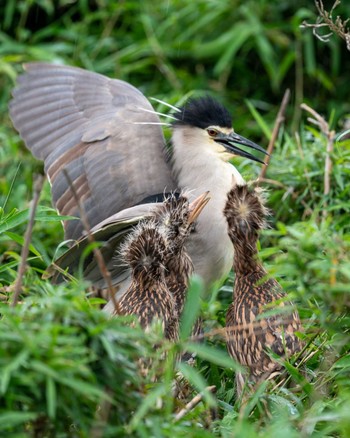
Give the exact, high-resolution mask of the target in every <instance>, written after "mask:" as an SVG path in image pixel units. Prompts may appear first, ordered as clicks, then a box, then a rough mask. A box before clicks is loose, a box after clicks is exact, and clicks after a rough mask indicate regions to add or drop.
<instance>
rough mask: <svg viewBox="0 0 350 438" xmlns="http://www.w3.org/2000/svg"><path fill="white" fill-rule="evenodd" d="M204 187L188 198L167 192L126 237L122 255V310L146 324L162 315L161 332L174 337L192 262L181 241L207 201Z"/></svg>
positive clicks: (183, 241)
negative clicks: (125, 284)
mask: <svg viewBox="0 0 350 438" xmlns="http://www.w3.org/2000/svg"><path fill="white" fill-rule="evenodd" d="M209 199H210V198H209V196H208V193H204V194H203V195H201V196H199V197H198V198H196V199H195V200H194V201H193V202H192V203H189V202H188V199H187V197H185V196H183V195H180V197H179V198H178V199H177V198H176V197H175V196H171V197H169V198H168V199H167V200H166V201H165V202H164V203H163V205H162V206H161V207H160V208H158V209H156V210H155V212H154V214H155V217H154V218H153V219H151V220H149V221H142V222H141V223H140V224H139V225H138V226H137V227H136V229H135V230H134V232H133V233H132V234H131V235H130V236H129V237H128V238H127V240H126V242H125V244H124V246H123V250H122V255H123V258H124V260H125V262H126V263H127V264H128V265H129V266H130V268H131V270H132V281H131V285H130V287H129V288H128V290H127V291H126V293H125V294H124V295H123V296H122V298H121V300H120V301H119V306H120V308H121V311H122V313H123V314H135V315H137V316H138V319H139V321H140V323H141V325H142V326H143V327H144V328H146V327H148V326H149V325H150V324H151V322H152V320H153V319H154V318H156V319H160V320H162V321H163V328H164V334H165V337H166V338H168V339H171V340H176V339H177V337H178V327H179V318H180V315H181V312H182V308H183V304H184V300H185V295H186V289H187V286H188V277H189V276H190V275H191V273H192V270H193V265H192V261H191V259H190V257H189V256H188V254H187V252H186V250H185V248H184V244H185V241H186V238H187V237H188V235H189V234H190V231H191V228H192V224H193V222H194V221H195V220H196V219H197V217H198V215H199V214H200V212H201V211H202V209H203V208H204V206H205V205H206V204H207V202H208V201H209Z"/></svg>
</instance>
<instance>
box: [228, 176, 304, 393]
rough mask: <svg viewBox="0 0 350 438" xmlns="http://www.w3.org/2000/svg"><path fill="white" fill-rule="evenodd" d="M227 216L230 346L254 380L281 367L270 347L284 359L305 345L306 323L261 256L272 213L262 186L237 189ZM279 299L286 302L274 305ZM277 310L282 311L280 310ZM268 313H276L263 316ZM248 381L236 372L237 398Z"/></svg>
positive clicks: (229, 205) (231, 196)
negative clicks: (302, 338) (269, 275)
mask: <svg viewBox="0 0 350 438" xmlns="http://www.w3.org/2000/svg"><path fill="white" fill-rule="evenodd" d="M224 214H225V216H226V219H227V223H228V233H229V236H230V239H231V241H232V243H233V246H234V261H233V268H234V271H235V274H236V276H235V282H234V290H233V302H232V304H231V305H230V307H229V309H228V312H227V315H226V336H227V348H228V351H229V354H230V355H231V356H232V357H233V358H234V359H236V360H237V361H238V362H239V363H240V364H241V365H243V366H245V367H247V368H248V371H249V373H248V380H249V381H250V382H252V383H255V382H260V381H262V380H263V379H268V378H273V377H274V376H276V375H278V374H279V373H280V371H281V369H282V366H281V365H280V364H278V363H277V362H275V361H274V360H273V359H272V358H271V357H270V356H269V354H268V351H269V350H271V351H272V352H273V353H275V354H277V355H278V356H281V357H283V356H285V355H287V356H289V355H291V354H293V353H295V352H297V351H299V350H300V349H301V342H300V340H299V339H298V337H297V336H296V335H295V332H296V331H300V330H301V324H300V319H299V315H298V312H297V311H296V310H295V309H293V308H292V304H291V303H290V302H286V301H284V300H281V299H283V297H285V293H284V291H283V290H282V288H281V286H280V285H279V284H278V282H277V281H276V280H274V279H272V278H270V279H266V275H267V272H266V271H265V269H264V267H263V266H262V264H261V263H260V262H259V261H258V259H257V249H256V244H257V240H258V237H259V232H260V230H261V229H263V228H264V227H265V218H266V215H267V210H266V208H265V206H264V201H263V199H262V194H261V189H258V188H256V189H253V188H249V187H248V186H247V185H244V186H237V185H236V186H235V187H233V188H232V189H231V191H230V192H229V193H228V196H227V203H226V206H225V209H224ZM277 300H281V302H278V303H275V301H277ZM266 306H267V307H268V308H266ZM277 309H278V310H280V312H278V313H276V310H277ZM267 311H268V312H270V314H271V312H273V315H271V316H265V317H264V316H263V314H264V313H265V312H267ZM244 384H245V382H244V377H243V374H242V373H237V374H236V387H237V395H238V396H240V395H241V394H242V390H243V386H244Z"/></svg>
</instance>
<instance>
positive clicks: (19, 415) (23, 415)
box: [0, 411, 38, 430]
mask: <svg viewBox="0 0 350 438" xmlns="http://www.w3.org/2000/svg"><path fill="white" fill-rule="evenodd" d="M37 416H38V414H37V413H36V412H18V411H7V412H6V413H4V414H0V430H6V429H10V428H11V427H14V426H18V425H19V424H23V423H27V422H28V421H31V420H35V418H36V417H37Z"/></svg>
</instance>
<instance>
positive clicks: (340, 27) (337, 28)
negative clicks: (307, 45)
mask: <svg viewBox="0 0 350 438" xmlns="http://www.w3.org/2000/svg"><path fill="white" fill-rule="evenodd" d="M315 5H316V8H317V11H318V14H319V16H318V18H317V21H316V23H314V24H313V23H307V22H306V21H304V22H303V23H302V24H301V26H300V27H301V28H311V29H312V32H313V34H314V35H315V37H316V38H317V39H319V40H320V41H322V42H324V43H327V42H329V37H330V36H332V34H333V33H335V34H336V35H338V36H339V37H340V38H342V39H343V40H345V42H346V48H347V49H348V50H349V51H350V30H349V29H348V28H347V24H348V22H349V18H348V19H346V20H342V19H341V18H340V17H339V15H338V16H337V18H336V19H335V21H333V16H332V14H333V11H334V9H335V8H336V7H337V6H338V5H340V0H336V1H335V2H334V3H333V6H332V8H331V10H330V12H328V11H326V10H325V8H324V5H323V2H322V0H315ZM321 27H328V29H330V31H331V32H330V33H328V34H327V35H320V34H319V33H317V30H318V29H320V28H321Z"/></svg>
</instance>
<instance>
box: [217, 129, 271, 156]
mask: <svg viewBox="0 0 350 438" xmlns="http://www.w3.org/2000/svg"><path fill="white" fill-rule="evenodd" d="M215 141H216V142H218V143H220V144H222V145H223V146H224V147H225V148H226V149H227V150H228V151H229V152H231V153H232V154H235V155H239V156H241V157H246V158H249V159H250V160H253V161H257V162H258V163H262V164H265V163H264V161H262V160H260V159H259V158H257V157H255V156H254V155H252V154H250V153H249V152H246V151H245V150H243V149H240V148H239V147H238V146H236V145H235V143H238V144H241V145H242V146H247V147H249V148H252V149H255V150H256V151H259V152H262V153H263V154H265V155H269V154H268V153H267V152H266V151H265V149H263V148H262V147H261V146H259V145H258V144H256V143H254V142H252V141H250V140H248V139H247V138H245V137H242V136H241V135H238V134H236V133H235V132H230V133H229V134H225V133H223V132H220V133H218V135H217V136H216V137H215Z"/></svg>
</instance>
